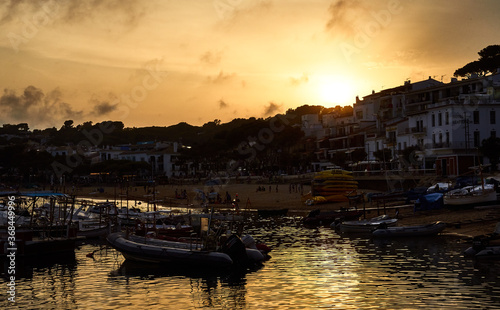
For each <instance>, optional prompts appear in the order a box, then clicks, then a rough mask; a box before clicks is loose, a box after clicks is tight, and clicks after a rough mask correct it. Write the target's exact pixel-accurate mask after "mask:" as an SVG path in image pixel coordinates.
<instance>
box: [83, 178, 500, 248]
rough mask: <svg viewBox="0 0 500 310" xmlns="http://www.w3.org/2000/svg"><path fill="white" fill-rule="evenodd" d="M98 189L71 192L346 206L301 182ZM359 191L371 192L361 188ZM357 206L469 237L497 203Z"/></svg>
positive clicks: (188, 202)
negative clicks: (310, 198)
mask: <svg viewBox="0 0 500 310" xmlns="http://www.w3.org/2000/svg"><path fill="white" fill-rule="evenodd" d="M259 186H260V187H264V188H265V191H257V189H258V187H259ZM103 189H104V191H103V192H102V193H101V192H99V191H97V190H96V188H95V187H82V188H78V189H75V190H74V191H73V193H74V194H76V195H77V197H78V198H100V199H108V200H110V201H113V200H117V201H119V200H122V201H123V200H126V199H127V197H128V199H129V201H134V200H142V201H151V200H153V197H154V199H156V200H157V201H158V200H159V201H161V202H159V203H158V204H159V205H163V206H166V207H171V208H180V209H182V208H186V207H190V208H201V201H200V200H197V199H196V196H197V193H198V192H199V191H203V192H204V193H208V192H211V191H215V192H218V193H219V194H220V196H221V199H222V200H224V199H225V198H226V192H227V193H228V194H229V195H231V198H232V199H235V198H236V197H237V198H238V199H239V200H240V202H239V209H240V210H246V209H249V210H259V209H283V208H287V209H288V210H289V214H290V215H296V216H306V215H307V214H308V213H309V212H310V211H311V210H315V209H320V210H338V209H340V208H345V207H349V203H347V202H345V203H327V204H319V205H312V206H308V205H306V204H305V203H304V199H303V198H302V196H303V195H302V193H303V194H307V193H308V192H309V191H310V186H309V185H303V188H296V187H291V186H290V184H279V185H276V184H272V185H262V184H254V183H252V184H246V183H245V184H235V183H229V184H222V185H215V186H206V185H192V184H187V185H159V186H156V187H155V188H154V190H155V195H154V196H153V188H152V187H151V188H144V187H129V188H128V194H127V189H126V188H121V189H120V188H119V187H104V188H103ZM176 191H177V193H178V194H181V193H182V192H183V191H185V192H186V194H187V198H186V199H176V198H175V193H176ZM361 192H373V191H363V190H358V193H361ZM211 205H213V206H214V207H215V209H216V210H217V209H227V208H229V207H231V205H227V204H224V203H221V204H211ZM356 207H357V208H359V209H363V208H365V209H366V210H367V212H366V217H367V218H371V217H375V216H377V215H380V214H388V215H389V216H392V217H395V216H397V217H398V218H399V221H398V223H399V224H398V225H399V226H403V225H420V224H428V223H432V222H436V221H442V222H445V223H447V224H448V226H447V228H446V229H445V231H444V232H445V233H447V234H455V235H457V236H459V237H463V238H466V239H467V238H471V237H473V236H478V235H484V234H489V233H492V232H493V231H494V229H495V226H496V224H497V223H498V222H500V205H495V206H489V207H484V208H473V209H465V210H449V209H446V208H445V209H441V210H430V211H417V212H414V210H413V205H404V202H399V203H392V204H387V205H386V208H385V209H384V208H383V206H382V205H379V206H378V209H377V204H376V203H374V202H371V203H370V202H365V203H364V204H363V203H358V205H357V206H356Z"/></svg>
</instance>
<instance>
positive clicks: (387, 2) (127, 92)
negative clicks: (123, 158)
mask: <svg viewBox="0 0 500 310" xmlns="http://www.w3.org/2000/svg"><path fill="white" fill-rule="evenodd" d="M499 33H500V1H497V0H483V1H478V0H475V1H472V0H461V1H454V0H442V1H430V0H421V1H393V0H370V1H368V0H366V1H356V0H354V1H351V0H349V1H348V0H344V1H332V0H330V1H326V0H307V1H305V0H188V1H180V0H178V1H173V0H171V1H167V0H152V1H140V0H109V1H106V0H104V1H100V0H84V1H76V0H75V1H63V0H46V1H19V0H16V1H14V0H11V1H2V5H1V6H0V35H1V36H2V37H3V39H2V40H0V42H1V45H0V63H1V70H2V74H0V85H1V86H2V88H3V89H2V94H1V96H2V97H1V98H0V123H2V124H3V123H11V124H12V123H14V124H17V123H21V122H27V123H28V124H29V126H30V128H31V129H35V128H39V129H43V128H46V127H53V126H55V127H57V128H59V127H61V126H62V124H63V122H64V120H67V119H72V120H74V122H75V124H79V123H83V122H84V121H89V120H90V121H93V122H99V121H103V120H121V121H123V122H124V123H125V125H126V126H127V127H132V126H136V127H142V126H153V125H154V126H168V125H173V124H176V123H179V122H187V123H190V124H193V125H201V124H203V123H206V122H208V121H212V120H214V119H220V120H221V121H222V122H228V121H230V120H232V119H233V118H237V117H242V118H247V117H252V116H254V117H267V116H272V115H274V114H276V113H279V112H285V111H286V110H287V109H289V108H295V107H298V106H301V105H304V104H309V105H324V106H327V107H330V106H335V105H339V104H340V105H350V104H352V103H354V101H355V97H356V96H357V95H359V96H360V97H362V96H365V95H368V94H370V93H371V91H372V90H375V91H380V90H382V89H384V88H390V87H395V86H398V85H401V84H402V83H404V81H405V80H408V79H410V80H411V81H419V80H422V79H427V78H428V77H429V76H432V77H433V78H435V79H436V80H442V81H443V82H449V81H450V78H451V77H452V75H453V72H454V71H455V69H457V68H459V67H461V66H463V65H465V64H466V63H468V62H470V61H473V60H476V59H477V58H478V55H477V52H478V51H479V50H481V49H482V48H484V47H486V46H488V45H492V44H500V41H499V40H500V39H499V36H498V34H499Z"/></svg>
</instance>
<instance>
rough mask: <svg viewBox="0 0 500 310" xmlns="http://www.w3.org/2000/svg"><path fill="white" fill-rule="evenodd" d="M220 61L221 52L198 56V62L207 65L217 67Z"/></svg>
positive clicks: (209, 52)
mask: <svg viewBox="0 0 500 310" xmlns="http://www.w3.org/2000/svg"><path fill="white" fill-rule="evenodd" d="M221 59H222V52H211V51H208V52H206V53H204V54H203V55H201V56H200V61H201V62H202V63H204V64H207V65H218V64H219V63H220V61H221Z"/></svg>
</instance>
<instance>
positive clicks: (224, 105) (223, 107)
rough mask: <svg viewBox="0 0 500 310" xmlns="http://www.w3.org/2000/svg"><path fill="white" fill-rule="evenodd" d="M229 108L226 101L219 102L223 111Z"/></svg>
mask: <svg viewBox="0 0 500 310" xmlns="http://www.w3.org/2000/svg"><path fill="white" fill-rule="evenodd" d="M227 107H228V104H227V102H225V101H224V100H222V99H221V100H219V109H221V110H222V109H225V108H227Z"/></svg>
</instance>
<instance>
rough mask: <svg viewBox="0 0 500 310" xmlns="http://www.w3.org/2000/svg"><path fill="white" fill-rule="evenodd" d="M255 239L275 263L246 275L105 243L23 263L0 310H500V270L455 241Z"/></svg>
mask: <svg viewBox="0 0 500 310" xmlns="http://www.w3.org/2000/svg"><path fill="white" fill-rule="evenodd" d="M254 223H256V222H254ZM248 232H250V233H251V234H252V235H253V236H254V238H255V239H256V240H258V241H263V242H265V243H266V244H267V245H268V246H270V247H272V252H271V255H272V258H271V260H269V261H267V262H266V263H265V265H264V266H263V267H261V268H259V269H257V270H253V271H251V272H249V273H246V274H244V275H235V274H228V273H219V272H215V271H214V272H212V271H209V272H206V271H205V272H204V271H200V270H185V269H178V268H168V267H159V266H150V265H147V264H139V263H134V262H128V261H124V259H123V257H122V256H121V254H119V253H118V252H116V251H115V250H113V249H111V248H109V247H108V246H106V244H105V243H104V242H101V243H99V242H95V243H82V244H81V245H80V246H79V248H78V249H77V250H76V251H75V254H74V255H70V256H69V257H60V258H57V259H56V260H53V259H52V258H47V259H42V258H36V259H32V260H30V261H24V262H20V261H18V270H17V273H18V274H17V276H18V279H17V282H16V290H17V295H16V298H17V299H16V303H15V304H12V303H10V302H8V301H7V295H6V287H7V284H6V278H5V276H6V275H5V273H6V271H7V266H6V264H4V269H3V271H2V273H3V274H2V275H3V277H2V279H1V280H0V284H1V285H2V289H1V293H0V308H2V309H16V308H18V309H202V308H206V309H500V262H499V261H490V262H477V261H475V260H473V259H469V258H465V257H464V256H463V254H462V253H463V250H464V249H465V248H466V247H467V244H463V243H460V242H458V241H457V240H456V239H453V238H449V237H434V238H425V239H416V240H409V239H404V240H394V241H380V240H370V239H369V238H366V237H362V236H360V237H350V238H347V237H341V236H339V235H338V234H337V233H335V231H333V230H331V229H329V228H317V229H307V228H303V227H302V226H301V225H300V224H299V219H298V218H291V217H288V218H281V219H269V220H262V221H259V223H258V224H251V225H249V227H248ZM92 252H93V253H94V257H93V258H89V257H87V254H89V253H92Z"/></svg>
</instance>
